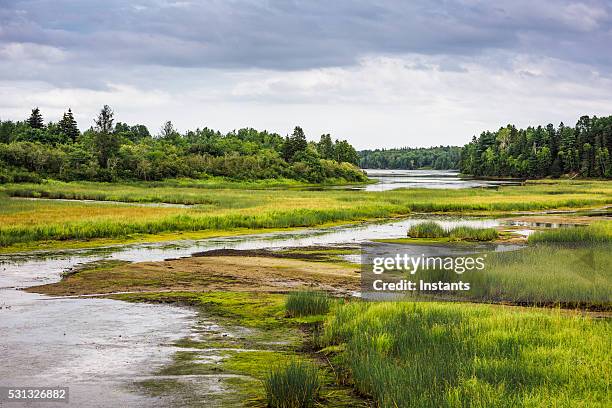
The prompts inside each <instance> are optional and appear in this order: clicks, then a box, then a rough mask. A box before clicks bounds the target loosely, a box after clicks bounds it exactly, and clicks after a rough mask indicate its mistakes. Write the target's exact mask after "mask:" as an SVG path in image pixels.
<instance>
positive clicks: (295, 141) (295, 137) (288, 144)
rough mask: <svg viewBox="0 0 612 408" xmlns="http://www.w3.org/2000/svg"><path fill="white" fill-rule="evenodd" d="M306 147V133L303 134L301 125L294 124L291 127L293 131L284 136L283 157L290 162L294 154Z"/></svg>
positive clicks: (304, 149)
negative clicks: (293, 126) (294, 125)
mask: <svg viewBox="0 0 612 408" xmlns="http://www.w3.org/2000/svg"><path fill="white" fill-rule="evenodd" d="M307 147H308V141H306V135H304V131H303V130H302V128H301V127H299V126H296V127H295V129H293V133H292V134H291V136H288V137H287V138H285V143H284V144H283V152H282V153H283V159H285V161H286V162H292V161H293V158H294V156H295V155H296V154H297V153H300V152H304V151H306V148H307Z"/></svg>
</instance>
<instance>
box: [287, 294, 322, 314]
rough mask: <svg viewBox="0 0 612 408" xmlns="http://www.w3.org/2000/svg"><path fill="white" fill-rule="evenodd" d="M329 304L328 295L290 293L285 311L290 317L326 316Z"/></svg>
mask: <svg viewBox="0 0 612 408" xmlns="http://www.w3.org/2000/svg"><path fill="white" fill-rule="evenodd" d="M331 302H332V300H331V299H330V297H329V295H327V294H326V293H323V292H313V291H300V292H292V293H290V294H289V296H287V302H286V303H285V309H286V310H287V314H288V315H289V316H292V317H298V316H312V315H319V314H326V313H327V312H329V308H330V306H331Z"/></svg>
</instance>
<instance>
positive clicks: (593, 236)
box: [529, 221, 612, 245]
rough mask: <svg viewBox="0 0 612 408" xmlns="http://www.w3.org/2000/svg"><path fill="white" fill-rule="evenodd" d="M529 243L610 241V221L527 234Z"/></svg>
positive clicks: (611, 226) (593, 242) (611, 227)
mask: <svg viewBox="0 0 612 408" xmlns="http://www.w3.org/2000/svg"><path fill="white" fill-rule="evenodd" d="M529 243H530V244H540V243H544V244H550V243H552V244H581V245H591V244H603V243H612V221H600V222H596V223H593V224H591V225H588V226H586V227H575V228H556V229H550V230H546V231H538V232H536V233H533V234H531V235H530V236H529Z"/></svg>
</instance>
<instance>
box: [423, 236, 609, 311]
mask: <svg viewBox="0 0 612 408" xmlns="http://www.w3.org/2000/svg"><path fill="white" fill-rule="evenodd" d="M480 256H482V255H480ZM483 264H484V269H482V270H476V269H472V270H470V271H465V272H464V273H462V274H457V273H455V271H453V270H452V269H451V270H448V269H428V270H426V269H424V270H420V271H419V272H418V273H419V279H422V280H424V281H428V282H438V281H442V282H459V281H462V282H464V283H469V284H470V290H468V291H450V292H444V293H442V294H440V293H433V294H432V293H430V292H422V293H421V292H419V293H414V294H412V295H413V296H418V297H422V296H429V297H430V298H431V297H432V296H434V298H435V296H438V295H440V296H444V297H449V296H450V297H452V298H456V299H461V300H470V301H476V302H493V303H513V304H520V305H532V306H562V307H564V308H581V309H596V310H601V309H603V310H611V309H612V269H611V268H610V265H612V247H611V246H610V245H609V244H599V245H591V246H579V247H562V246H556V245H537V246H536V245H534V246H529V247H526V248H523V249H519V250H514V251H506V252H494V253H487V254H486V257H484V258H483Z"/></svg>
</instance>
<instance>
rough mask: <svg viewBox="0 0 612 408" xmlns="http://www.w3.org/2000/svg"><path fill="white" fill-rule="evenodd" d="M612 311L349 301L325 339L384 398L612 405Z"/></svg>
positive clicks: (411, 402) (414, 403) (420, 403)
mask: <svg viewBox="0 0 612 408" xmlns="http://www.w3.org/2000/svg"><path fill="white" fill-rule="evenodd" d="M611 336H612V322H610V320H601V319H590V318H588V317H582V316H578V315H572V316H564V315H561V314H558V313H556V312H550V313H549V312H542V311H517V310H513V309H506V308H501V307H492V306H474V305H468V304H435V303H416V304H415V303H399V302H398V303H391V302H384V303H365V302H352V303H350V304H346V305H342V306H340V307H339V308H338V309H335V312H334V313H333V314H332V315H331V316H330V317H329V318H328V320H327V322H326V323H325V326H324V330H323V334H322V339H321V340H322V344H323V346H332V345H344V349H345V351H343V352H342V353H341V354H340V355H339V356H337V357H336V359H335V361H336V363H337V364H339V365H340V366H342V367H344V368H345V369H346V370H347V371H348V373H349V374H350V377H351V378H352V380H353V383H354V385H355V387H356V388H357V389H358V390H359V392H361V393H364V394H366V395H370V396H372V398H373V399H374V400H375V404H376V405H377V406H380V407H384V408H386V407H393V408H395V407H423V408H425V407H432V408H439V407H453V408H454V407H457V408H460V407H461V408H463V407H500V408H501V407H511V406H519V407H523V406H530V407H544V406H559V407H560V406H563V407H570V406H584V407H586V406H601V407H603V406H609V404H610V403H611V402H612V399H611V398H612V396H611V394H610V378H611V375H612V355H611V354H610V351H609V341H610V338H611Z"/></svg>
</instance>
